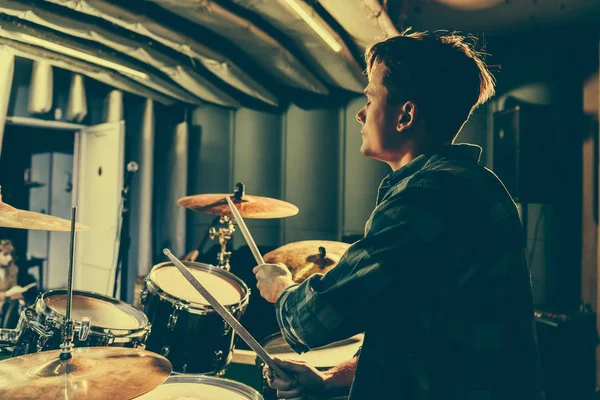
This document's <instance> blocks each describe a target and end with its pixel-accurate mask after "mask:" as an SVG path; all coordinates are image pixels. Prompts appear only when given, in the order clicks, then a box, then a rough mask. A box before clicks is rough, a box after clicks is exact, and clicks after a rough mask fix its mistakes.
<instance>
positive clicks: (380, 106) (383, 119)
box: [356, 62, 402, 162]
mask: <svg viewBox="0 0 600 400" xmlns="http://www.w3.org/2000/svg"><path fill="white" fill-rule="evenodd" d="M386 71H387V68H386V67H385V65H384V64H383V63H381V62H376V63H375V65H374V66H373V69H372V70H371V76H370V78H369V84H368V86H367V88H366V89H365V95H366V96H367V104H365V106H364V107H363V108H362V109H361V110H360V111H359V112H358V113H357V114H356V119H357V120H358V122H360V123H361V125H362V129H361V131H360V132H361V134H362V146H361V147H360V152H361V153H362V154H363V155H364V156H367V157H371V158H374V159H377V160H380V161H384V162H385V161H388V158H389V153H390V152H393V151H394V150H395V149H398V146H399V144H400V141H401V139H402V135H400V134H399V132H398V131H397V125H398V119H399V114H400V107H399V106H397V105H392V104H389V103H388V90H387V88H386V87H385V86H384V85H383V80H384V77H385V73H386Z"/></svg>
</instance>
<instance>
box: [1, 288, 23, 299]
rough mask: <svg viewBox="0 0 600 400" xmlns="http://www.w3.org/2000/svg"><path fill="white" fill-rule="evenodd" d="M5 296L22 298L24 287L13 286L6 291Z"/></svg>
mask: <svg viewBox="0 0 600 400" xmlns="http://www.w3.org/2000/svg"><path fill="white" fill-rule="evenodd" d="M4 296H5V297H6V298H11V299H22V298H23V288H22V287H21V286H13V287H11V288H10V289H8V290H7V291H6V292H5V293H4Z"/></svg>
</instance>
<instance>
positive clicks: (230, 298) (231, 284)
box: [148, 263, 247, 306]
mask: <svg viewBox="0 0 600 400" xmlns="http://www.w3.org/2000/svg"><path fill="white" fill-rule="evenodd" d="M186 264H187V268H188V269H189V270H190V272H191V273H192V275H194V277H195V278H196V279H198V280H199V281H200V283H202V285H203V286H204V287H205V288H206V289H208V291H209V292H210V293H211V294H212V295H213V296H214V297H215V298H216V299H217V300H218V301H219V303H221V304H222V305H224V306H230V305H233V304H238V303H240V302H241V301H242V299H243V298H244V297H245V296H246V294H247V289H245V288H243V287H242V286H240V285H239V284H238V283H237V282H236V281H235V280H234V279H233V278H232V277H233V276H234V275H232V274H230V273H228V272H227V271H224V270H220V269H217V268H214V269H208V268H206V267H202V266H193V265H190V264H188V263H186ZM229 275H231V276H229ZM148 279H149V280H150V281H151V282H152V283H154V284H155V285H156V286H158V287H159V288H160V289H162V290H163V291H164V292H165V293H167V294H169V295H171V296H173V297H176V298H178V299H182V300H185V301H187V302H190V303H198V304H202V305H209V304H210V303H209V302H208V301H207V300H206V299H205V298H204V297H203V296H202V295H201V294H200V293H198V292H197V291H196V289H194V287H193V286H192V285H190V283H189V282H188V281H187V279H185V277H184V276H183V275H182V274H181V272H179V270H178V269H177V267H175V266H174V265H172V264H169V263H167V264H166V265H165V264H159V265H157V266H156V267H154V268H152V271H151V272H150V275H149V276H148Z"/></svg>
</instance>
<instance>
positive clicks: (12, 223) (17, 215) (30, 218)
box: [0, 195, 89, 232]
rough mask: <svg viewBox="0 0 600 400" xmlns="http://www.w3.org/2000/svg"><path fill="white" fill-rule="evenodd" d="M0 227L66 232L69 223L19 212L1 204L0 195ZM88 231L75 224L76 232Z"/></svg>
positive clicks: (31, 213) (43, 215) (30, 212)
mask: <svg viewBox="0 0 600 400" xmlns="http://www.w3.org/2000/svg"><path fill="white" fill-rule="evenodd" d="M0 227H3V228H18V229H31V230H38V231H59V232H68V231H70V230H71V221H69V220H68V219H62V218H58V217H53V216H52V215H47V214H41V213H36V212H33V211H23V210H19V209H17V208H14V207H12V206H9V205H8V204H6V203H4V202H2V196H1V195H0ZM88 229H89V227H87V226H86V225H83V224H75V230H76V231H87V230H88Z"/></svg>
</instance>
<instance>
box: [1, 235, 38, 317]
mask: <svg viewBox="0 0 600 400" xmlns="http://www.w3.org/2000/svg"><path fill="white" fill-rule="evenodd" d="M36 295H37V283H36V280H35V278H34V277H33V276H32V275H31V274H29V273H28V272H27V271H26V270H23V271H21V270H20V269H19V267H18V266H17V264H16V261H15V247H14V246H13V244H12V242H11V241H10V240H0V322H1V323H0V326H1V327H2V328H14V327H15V326H16V324H17V322H18V318H19V314H20V311H21V309H22V308H23V307H24V306H25V305H28V304H31V303H32V302H33V301H34V300H35V296H36Z"/></svg>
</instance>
